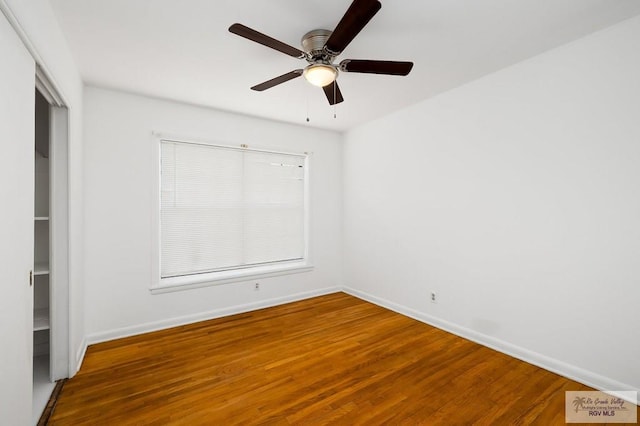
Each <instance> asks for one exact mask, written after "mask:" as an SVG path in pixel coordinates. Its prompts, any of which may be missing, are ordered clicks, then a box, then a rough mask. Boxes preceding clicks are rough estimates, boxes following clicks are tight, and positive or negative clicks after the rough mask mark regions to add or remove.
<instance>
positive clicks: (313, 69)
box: [302, 64, 338, 87]
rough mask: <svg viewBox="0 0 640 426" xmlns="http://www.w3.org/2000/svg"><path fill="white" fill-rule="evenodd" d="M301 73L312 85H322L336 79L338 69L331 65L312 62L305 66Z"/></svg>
mask: <svg viewBox="0 0 640 426" xmlns="http://www.w3.org/2000/svg"><path fill="white" fill-rule="evenodd" d="M302 74H303V75H304V78H305V79H306V80H307V81H308V82H309V83H311V84H313V85H314V86H318V87H324V86H326V85H328V84H331V83H333V82H334V81H335V80H336V78H337V77H338V70H337V69H336V67H333V66H331V65H326V64H312V65H309V66H308V67H306V68H305V69H304V71H303V73H302Z"/></svg>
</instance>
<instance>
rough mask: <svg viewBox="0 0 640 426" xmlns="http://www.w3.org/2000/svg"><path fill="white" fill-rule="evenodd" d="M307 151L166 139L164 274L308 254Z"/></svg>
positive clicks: (162, 223)
mask: <svg viewBox="0 0 640 426" xmlns="http://www.w3.org/2000/svg"><path fill="white" fill-rule="evenodd" d="M304 167H305V156H303V155H292V154H282V153H273V152H263V151H252V150H247V149H234V148H226V147H219V146H212V145H201V144H193V143H185V142H174V141H161V179H160V181H161V200H160V201H161V203H160V241H161V244H160V245H161V268H160V269H161V276H162V278H168V277H176V276H182V275H190V274H197V273H206V272H215V271H222V270H229V269H238V268H246V267H251V266H257V265H264V264H270V263H275V262H283V261H291V260H299V259H303V257H304V254H305V241H304V239H305V232H304V226H305V211H304V209H305V202H304V199H305V182H304V177H305V170H304Z"/></svg>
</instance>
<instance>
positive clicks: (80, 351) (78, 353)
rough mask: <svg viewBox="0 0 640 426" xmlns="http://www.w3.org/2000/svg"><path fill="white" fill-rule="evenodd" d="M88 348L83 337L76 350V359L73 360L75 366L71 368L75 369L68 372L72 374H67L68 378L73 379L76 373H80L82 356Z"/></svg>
mask: <svg viewBox="0 0 640 426" xmlns="http://www.w3.org/2000/svg"><path fill="white" fill-rule="evenodd" d="M88 347H89V344H88V343H87V338H86V337H83V338H82V342H80V347H79V348H78V350H77V351H76V359H75V361H76V362H75V365H73V366H71V367H73V368H75V371H73V372H70V373H73V374H69V377H73V376H75V375H76V373H77V372H78V371H80V367H82V362H83V361H84V356H85V355H86V354H87V348H88Z"/></svg>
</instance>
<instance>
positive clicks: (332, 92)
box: [322, 81, 344, 105]
mask: <svg viewBox="0 0 640 426" xmlns="http://www.w3.org/2000/svg"><path fill="white" fill-rule="evenodd" d="M322 90H324V94H325V95H326V96H327V100H328V101H329V105H335V104H339V103H340V102H342V101H344V98H343V97H342V93H340V87H338V82H337V81H334V82H333V83H331V84H327V85H326V86H324V87H323V88H322Z"/></svg>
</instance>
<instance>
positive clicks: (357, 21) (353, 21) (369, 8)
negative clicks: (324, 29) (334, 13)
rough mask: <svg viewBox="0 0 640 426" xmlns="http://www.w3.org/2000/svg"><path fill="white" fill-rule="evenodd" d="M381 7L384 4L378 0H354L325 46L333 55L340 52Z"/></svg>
mask: <svg viewBox="0 0 640 426" xmlns="http://www.w3.org/2000/svg"><path fill="white" fill-rule="evenodd" d="M381 7H382V4H380V2H379V1H378V0H353V3H351V6H349V9H347V12H346V13H345V14H344V16H343V17H342V19H341V20H340V22H338V25H337V26H336V28H335V30H333V32H332V33H331V36H329V39H328V40H327V43H326V44H325V48H326V49H327V50H328V51H329V52H330V53H332V54H333V55H336V56H337V55H338V54H340V53H341V52H342V51H343V50H344V49H345V48H346V47H347V46H348V45H349V43H351V41H352V40H353V39H354V38H355V37H356V36H357V35H358V33H359V32H360V31H361V30H362V29H363V28H364V27H365V25H367V23H368V22H369V21H370V20H371V18H373V16H374V15H375V14H376V13H378V11H379V10H380V8H381Z"/></svg>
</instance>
